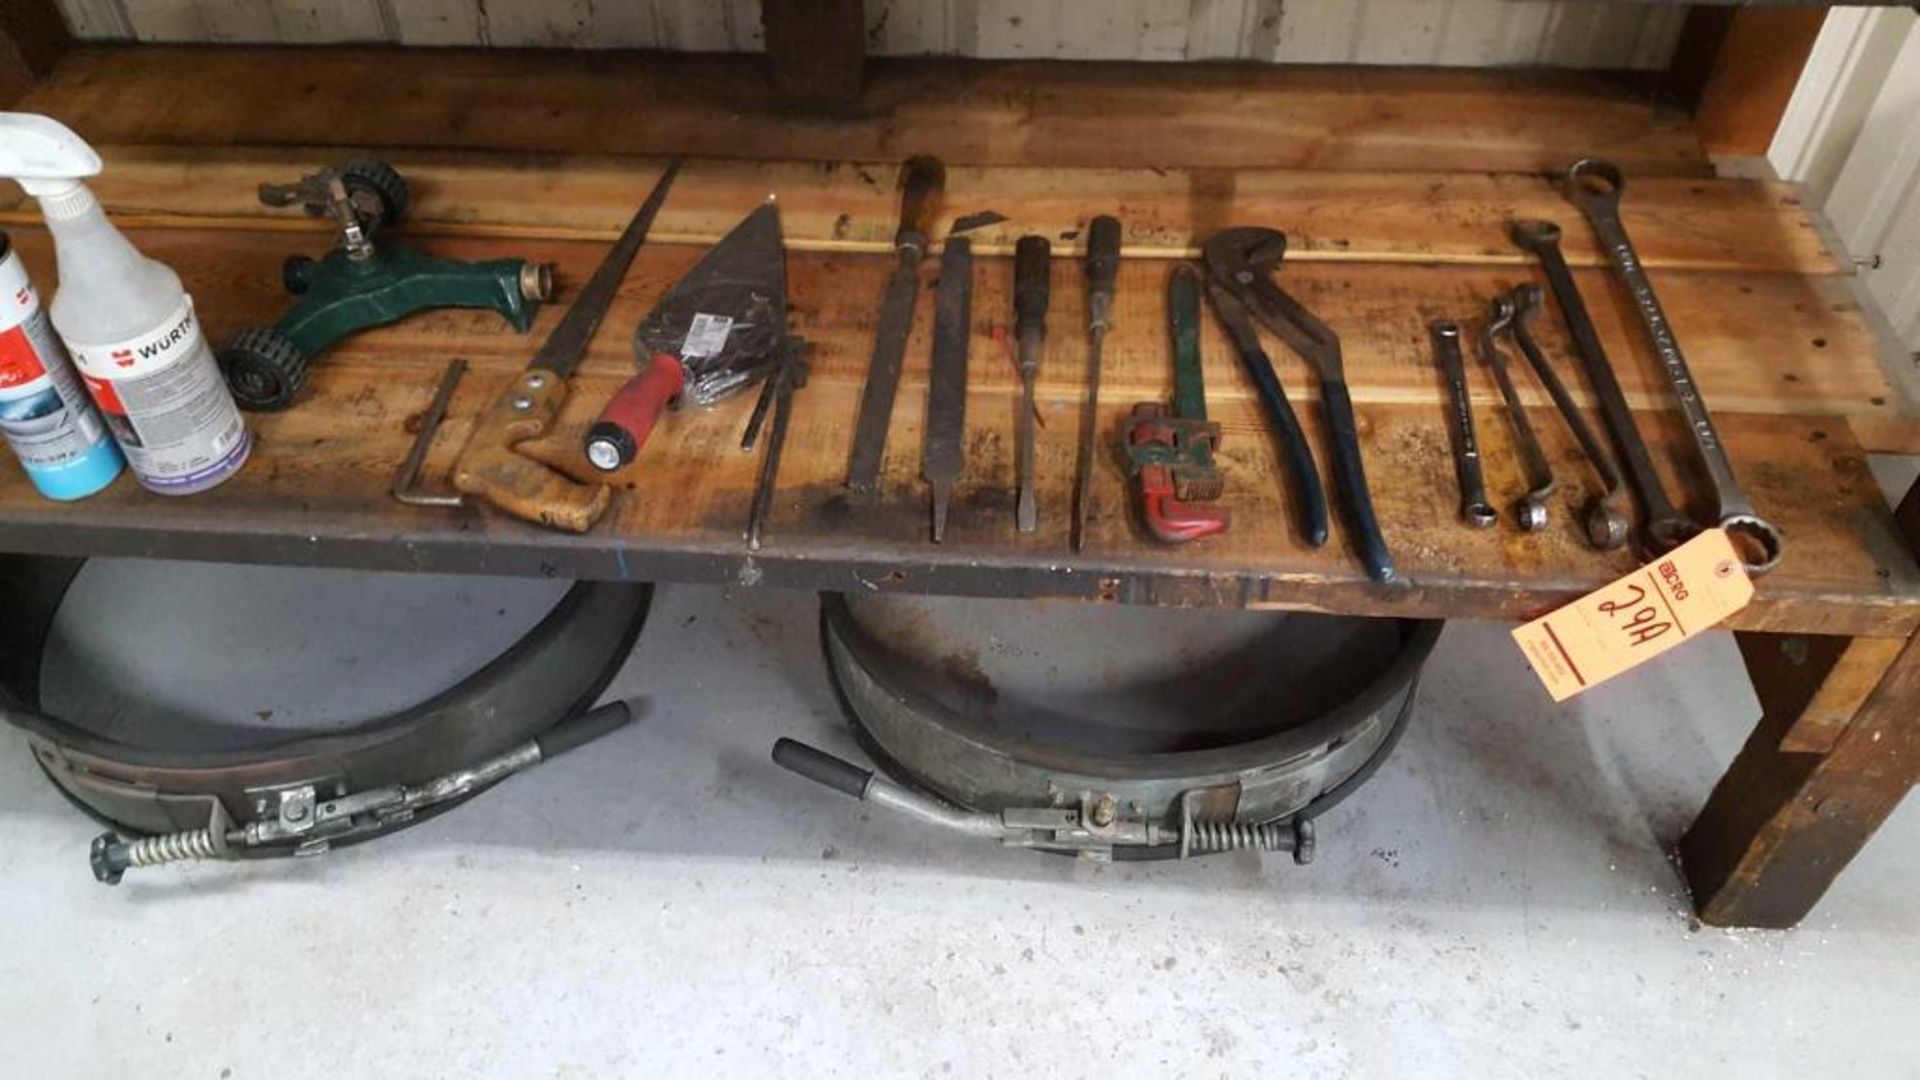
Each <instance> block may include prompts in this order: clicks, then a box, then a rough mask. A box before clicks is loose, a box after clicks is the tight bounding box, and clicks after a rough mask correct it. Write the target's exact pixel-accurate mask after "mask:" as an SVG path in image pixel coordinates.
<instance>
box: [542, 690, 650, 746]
mask: <svg viewBox="0 0 1920 1080" xmlns="http://www.w3.org/2000/svg"><path fill="white" fill-rule="evenodd" d="M632 719H633V710H632V709H631V708H628V707H627V703H626V702H624V701H609V702H608V703H606V704H605V705H602V706H600V707H599V708H597V709H590V710H588V711H587V712H584V713H581V714H580V715H579V716H576V717H573V718H571V719H568V720H562V721H560V722H559V723H557V724H555V725H553V726H552V727H550V728H548V729H547V730H546V731H545V732H544V733H542V734H540V735H536V736H534V739H533V742H534V745H536V746H538V747H539V748H540V760H541V761H552V760H553V759H554V758H557V757H559V756H560V755H561V754H564V753H566V752H567V751H569V750H572V749H575V748H577V747H582V746H585V745H587V744H588V743H590V742H592V741H593V740H595V739H597V738H599V737H600V736H602V735H606V734H609V733H611V732H613V731H616V730H618V729H620V728H623V727H626V726H627V722H628V721H630V720H632Z"/></svg>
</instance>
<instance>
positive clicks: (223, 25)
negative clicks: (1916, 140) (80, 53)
mask: <svg viewBox="0 0 1920 1080" xmlns="http://www.w3.org/2000/svg"><path fill="white" fill-rule="evenodd" d="M59 3H60V6H61V8H62V9H63V10H64V11H65V12H66V14H67V20H68V23H69V25H71V26H72V27H73V29H74V32H75V33H76V34H78V35H79V36H80V37H82V38H88V39H96V40H98V39H114V38H129V37H131V38H137V39H140V40H143V41H262V42H303V43H304V42H324V41H397V42H401V43H404V44H409V45H498V46H539V47H564V48H661V49H684V50H691V51H732V50H751V49H757V48H760V47H761V45H762V42H763V36H762V31H761V27H760V5H759V0H59ZM1684 17H1685V12H1684V11H1683V10H1682V9H1681V8H1679V7H1677V6H1672V5H1657V4H1649V5H1641V4H1623V3H1606V2H1599V0H867V23H868V29H869V34H868V42H869V47H870V48H871V49H872V50H873V51H874V52H875V53H876V54H879V55H891V56H903V55H921V54H933V55H959V56H981V57H999V58H1036V57H1046V58H1056V59H1075V60H1231V59H1239V60H1277V61H1282V62H1287V63H1317V64H1329V63H1332V64H1344V63H1362V64H1443V65H1450V66H1466V67H1489V66H1507V65H1526V64H1550V65H1555V66H1562V67H1585V68H1623V67H1630V68H1660V67H1664V66H1665V65H1666V63H1667V60H1668V59H1669V58H1670V57H1671V56H1672V55H1673V49H1674V45H1675V43H1676V42H1677V41H1678V40H1679V34H1680V24H1681V20H1682V19H1684Z"/></svg>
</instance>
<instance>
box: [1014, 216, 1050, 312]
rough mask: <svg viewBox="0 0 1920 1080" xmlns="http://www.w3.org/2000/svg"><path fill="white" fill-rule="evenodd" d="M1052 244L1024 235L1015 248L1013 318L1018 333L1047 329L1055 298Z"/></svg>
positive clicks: (1044, 239) (1043, 238) (1039, 238)
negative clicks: (1048, 313)
mask: <svg viewBox="0 0 1920 1080" xmlns="http://www.w3.org/2000/svg"><path fill="white" fill-rule="evenodd" d="M1052 277H1053V245H1052V244H1049V243H1047V238H1046V237H1044V236H1023V237H1021V238H1020V241H1019V242H1018V243H1016V244H1014V245H1013V317H1014V326H1015V329H1016V330H1026V329H1044V328H1045V327H1046V325H1047V301H1048V300H1049V299H1050V298H1051V295H1052V291H1053V290H1052Z"/></svg>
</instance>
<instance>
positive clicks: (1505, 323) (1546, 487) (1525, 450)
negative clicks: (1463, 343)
mask: <svg viewBox="0 0 1920 1080" xmlns="http://www.w3.org/2000/svg"><path fill="white" fill-rule="evenodd" d="M1513 320H1514V306H1513V301H1512V300H1511V299H1509V298H1508V297H1505V296H1496V297H1494V298H1493V305H1492V308H1491V309H1490V310H1489V311H1488V313H1487V324H1486V326H1484V327H1482V328H1481V330H1480V341H1479V345H1480V362H1481V363H1483V364H1485V365H1487V367H1489V368H1491V369H1492V370H1493V381H1494V382H1495V383H1496V384H1498V385H1499V387H1500V396H1501V397H1502V398H1504V399H1506V403H1507V421H1508V422H1509V423H1511V424H1512V425H1513V449H1514V453H1515V454H1516V455H1517V456H1518V457H1519V458H1520V471H1521V472H1522V473H1523V474H1525V476H1526V478H1527V493H1526V494H1525V495H1524V496H1522V497H1521V498H1520V501H1519V502H1517V503H1515V504H1514V506H1513V516H1514V519H1515V520H1517V521H1519V523H1520V529H1521V531H1523V532H1539V531H1540V530H1541V529H1544V528H1546V527H1547V496H1549V495H1551V494H1553V466H1552V465H1551V464H1549V463H1548V462H1547V455H1546V454H1545V453H1544V452H1543V451H1542V450H1541V449H1540V437H1539V436H1538V435H1535V434H1534V432H1533V421H1531V420H1529V419H1527V409H1526V406H1525V405H1523V404H1521V402H1520V391H1519V390H1518V389H1517V388H1515V386H1514V385H1513V375H1512V374H1511V373H1510V372H1509V371H1508V370H1507V354H1506V353H1503V352H1501V351H1500V345H1499V342H1497V341H1496V340H1495V338H1497V337H1498V336H1499V335H1500V333H1501V332H1502V331H1506V330H1511V329H1512V327H1513Z"/></svg>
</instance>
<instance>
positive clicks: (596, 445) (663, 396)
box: [587, 353, 687, 472]
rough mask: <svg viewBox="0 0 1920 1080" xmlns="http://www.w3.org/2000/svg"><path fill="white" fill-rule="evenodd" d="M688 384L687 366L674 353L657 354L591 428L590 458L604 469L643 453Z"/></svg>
mask: <svg viewBox="0 0 1920 1080" xmlns="http://www.w3.org/2000/svg"><path fill="white" fill-rule="evenodd" d="M686 385H687V372H686V368H685V367H683V366H682V365H681V363H680V358H679V357H677V356H675V355H673V354H672V353H654V354H653V358H652V359H651V360H649V361H647V367H646V370H644V371H642V372H641V373H640V374H638V375H635V376H634V377H633V378H631V379H628V380H627V384H626V385H625V386H622V387H621V388H620V389H619V390H617V391H615V392H614V395H613V397H612V399H611V400H609V401H608V402H607V404H606V407H605V408H603V409H601V410H600V418H599V419H598V420H596V421H594V423H593V426H592V427H591V428H588V429H587V460H588V461H591V462H592V463H593V467H594V468H596V469H599V470H601V471H602V472H613V471H615V470H617V469H621V468H624V467H625V466H626V465H628V464H629V463H630V462H632V461H633V459H634V458H636V457H638V456H640V449H641V447H644V446H645V445H647V436H649V435H651V434H653V426H654V424H656V423H657V422H659V420H660V414H661V413H663V412H666V411H667V406H669V405H671V404H673V402H674V399H676V398H678V397H679V396H680V391H681V390H683V389H685V387H686Z"/></svg>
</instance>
